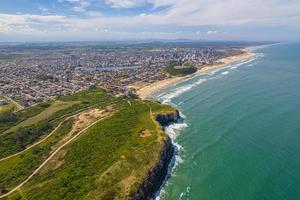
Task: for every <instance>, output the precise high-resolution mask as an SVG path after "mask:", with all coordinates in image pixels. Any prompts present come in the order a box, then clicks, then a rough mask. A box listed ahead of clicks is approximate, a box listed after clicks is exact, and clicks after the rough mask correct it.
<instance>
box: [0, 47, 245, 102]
mask: <svg viewBox="0 0 300 200" xmlns="http://www.w3.org/2000/svg"><path fill="white" fill-rule="evenodd" d="M242 52H243V51H242V47H236V46H226V47H224V46H213V47H210V46H203V47H176V46H170V47H168V45H165V46H162V47H147V46H146V47H145V46H143V45H136V46H59V47H52V46H42V45H41V46H37V45H33V46H27V45H23V46H22V45H16V46H14V45H10V46H0V53H1V59H0V76H1V80H0V91H1V93H2V94H1V95H3V96H6V97H7V98H10V99H12V100H14V101H16V102H18V103H19V104H20V105H22V106H25V107H27V106H32V105H33V104H36V103H37V102H41V101H49V100H52V99H55V98H56V97H57V96H60V95H68V94H72V93H75V92H78V91H80V90H83V89H87V88H93V87H96V86H99V87H102V88H105V89H107V90H108V91H110V92H111V93H112V94H118V93H123V94H124V93H125V94H131V93H133V92H134V89H133V88H134V87H129V86H142V85H145V84H149V83H153V82H156V81H159V80H164V79H167V78H169V77H170V76H171V75H169V74H168V73H166V72H165V70H164V68H165V67H166V66H167V65H168V63H170V62H171V61H180V62H181V63H182V65H188V66H194V67H197V68H198V69H200V68H202V67H204V66H207V65H211V64H215V63H216V62H217V61H218V60H219V59H221V58H224V57H228V56H233V55H238V54H241V53H242Z"/></svg>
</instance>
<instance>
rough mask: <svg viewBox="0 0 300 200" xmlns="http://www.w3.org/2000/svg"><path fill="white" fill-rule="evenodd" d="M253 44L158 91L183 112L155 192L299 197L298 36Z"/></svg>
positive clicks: (243, 198) (230, 198)
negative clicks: (251, 54) (171, 164)
mask: <svg viewBox="0 0 300 200" xmlns="http://www.w3.org/2000/svg"><path fill="white" fill-rule="evenodd" d="M255 52H257V53H258V56H257V57H256V58H255V59H252V60H250V61H247V62H244V63H242V64H238V63H236V64H235V65H231V66H228V67H227V68H226V69H222V70H219V71H215V72H211V73H208V74H205V75H203V76H200V77H196V78H193V79H190V80H188V81H186V82H184V83H180V84H178V85H176V86H173V87H171V88H168V89H167V90H164V91H161V92H160V93H159V94H157V97H156V98H157V99H159V100H161V101H164V102H166V103H170V104H173V105H175V106H176V107H178V108H179V110H180V111H181V112H182V113H183V115H184V116H185V120H184V123H181V124H177V125H173V126H171V127H170V128H169V129H168V130H167V131H168V132H169V134H171V136H172V137H173V138H174V139H175V142H176V143H178V144H177V145H178V148H179V149H180V150H179V154H178V155H177V156H176V166H175V168H174V170H173V173H172V176H171V178H170V179H169V180H168V181H167V183H166V184H165V186H164V188H163V190H162V192H161V195H160V199H163V200H169V199H172V200H173V199H193V200H202V199H203V200H206V199H211V200H236V199H237V200H248V199H249V200H250V199H251V200H277V199H278V200H282V199H287V200H292V199H295V200H299V199H300V44H280V45H274V46H269V47H265V48H261V49H256V50H255ZM176 136H177V137H176Z"/></svg>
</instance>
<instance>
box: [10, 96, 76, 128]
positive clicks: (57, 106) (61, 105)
mask: <svg viewBox="0 0 300 200" xmlns="http://www.w3.org/2000/svg"><path fill="white" fill-rule="evenodd" d="M76 103H79V102H76V101H70V102H64V101H54V102H53V103H52V104H51V106H49V107H48V108H46V109H45V110H43V111H42V112H41V113H39V114H37V115H35V116H33V117H30V118H28V119H26V120H24V121H22V122H21V123H19V124H17V125H16V126H13V127H12V128H10V129H8V130H7V131H5V132H6V133H7V132H13V131H16V130H17V129H19V128H21V127H26V126H30V125H32V124H35V123H37V122H40V121H43V120H45V119H47V118H49V117H50V116H51V115H53V114H55V113H56V112H57V111H59V110H63V109H66V108H69V107H71V106H72V105H74V104H76Z"/></svg>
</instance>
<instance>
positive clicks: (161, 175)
mask: <svg viewBox="0 0 300 200" xmlns="http://www.w3.org/2000/svg"><path fill="white" fill-rule="evenodd" d="M164 143H165V144H164V146H163V149H162V152H161V154H160V159H159V161H158V163H157V164H156V166H155V167H154V168H153V169H152V170H151V171H150V172H149V173H148V175H147V178H146V179H145V181H144V182H143V183H142V184H141V185H140V187H139V188H138V190H137V192H135V193H134V195H133V196H132V197H131V198H129V199H130V200H148V199H153V198H154V195H155V193H156V192H157V191H158V190H159V188H160V186H161V185H162V184H163V181H164V180H165V178H166V176H167V174H168V167H169V163H170V162H171V160H172V157H173V154H174V146H173V144H172V142H171V139H170V138H169V137H168V138H167V139H166V140H165V142H164Z"/></svg>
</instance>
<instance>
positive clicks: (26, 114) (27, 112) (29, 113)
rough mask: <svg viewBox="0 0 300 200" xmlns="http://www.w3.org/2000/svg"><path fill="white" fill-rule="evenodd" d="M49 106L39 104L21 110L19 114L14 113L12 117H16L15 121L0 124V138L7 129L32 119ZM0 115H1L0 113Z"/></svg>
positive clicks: (48, 104) (47, 104)
mask: <svg viewBox="0 0 300 200" xmlns="http://www.w3.org/2000/svg"><path fill="white" fill-rule="evenodd" d="M50 105H51V104H50V103H40V104H38V105H36V106H33V107H30V108H26V109H24V110H21V111H19V112H16V113H15V114H14V115H15V116H16V118H17V120H16V121H10V122H5V123H0V136H1V135H2V134H3V132H5V131H6V130H8V129H9V128H11V127H13V126H15V125H17V124H18V123H21V122H22V121H24V120H26V119H27V118H30V117H33V116H35V115H37V114H39V113H40V112H42V111H43V110H45V109H46V108H47V107H49V106H50ZM0 114H1V113H0Z"/></svg>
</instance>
